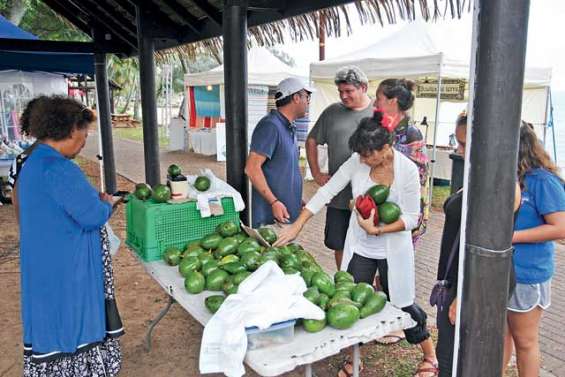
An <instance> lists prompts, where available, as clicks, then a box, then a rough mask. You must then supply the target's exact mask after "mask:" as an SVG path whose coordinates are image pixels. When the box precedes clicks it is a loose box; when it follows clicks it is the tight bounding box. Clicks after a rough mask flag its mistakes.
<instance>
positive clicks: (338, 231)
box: [324, 207, 351, 250]
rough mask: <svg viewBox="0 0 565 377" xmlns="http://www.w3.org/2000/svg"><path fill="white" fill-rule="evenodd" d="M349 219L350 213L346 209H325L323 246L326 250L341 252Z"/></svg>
mask: <svg viewBox="0 0 565 377" xmlns="http://www.w3.org/2000/svg"><path fill="white" fill-rule="evenodd" d="M350 218H351V211H350V210H348V209H339V208H332V207H328V208H327V212H326V228H325V229H324V245H326V247H327V248H328V249H332V250H343V247H344V245H345V236H346V235H347V228H349V219H350Z"/></svg>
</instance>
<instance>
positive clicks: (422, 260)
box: [82, 134, 565, 377]
mask: <svg viewBox="0 0 565 377" xmlns="http://www.w3.org/2000/svg"><path fill="white" fill-rule="evenodd" d="M97 140H98V138H97V137H96V135H95V134H94V135H92V136H91V137H89V138H88V143H87V145H86V147H85V148H84V150H83V152H82V155H83V156H84V157H86V158H89V159H95V156H96V154H97V153H98V146H97ZM114 153H115V156H116V169H117V171H118V172H119V174H121V175H123V176H125V177H127V178H129V179H131V180H132V181H134V182H143V181H144V175H145V173H144V171H145V170H144V159H143V146H142V144H141V143H139V142H134V141H128V140H120V139H115V140H114ZM172 163H176V164H178V165H179V166H181V168H182V170H183V172H184V173H186V174H196V173H197V172H198V171H199V169H200V168H210V169H211V170H212V171H214V173H215V174H216V175H217V176H218V177H220V178H222V179H225V164H224V163H220V162H216V160H215V156H212V157H206V156H201V155H197V154H194V153H184V152H166V151H163V152H162V153H161V175H162V177H163V179H164V176H165V174H166V169H167V167H168V166H169V165H170V164H172ZM316 189H317V186H316V184H314V183H312V182H307V183H306V184H305V188H304V191H305V192H304V197H305V199H308V198H310V197H311V196H312V195H313V194H314V192H315V191H316ZM443 220H444V219H443V214H442V213H441V212H440V211H434V212H433V213H432V217H431V221H430V224H429V228H428V231H427V233H426V235H425V236H424V237H423V238H422V240H421V241H420V243H419V245H418V247H417V253H416V266H418V269H417V272H416V296H417V301H418V303H419V304H421V305H422V306H423V308H424V309H425V310H426V312H427V313H428V315H429V316H430V317H431V318H435V310H433V309H432V308H431V307H430V306H429V305H428V304H427V301H428V300H427V299H428V297H429V293H430V291H431V289H432V286H433V284H434V282H435V274H436V267H437V258H438V251H439V245H440V237H441V231H442V227H443ZM324 221H325V210H324V211H323V213H320V214H318V215H316V216H315V217H314V218H313V219H311V220H310V222H309V223H308V224H307V225H306V228H305V230H304V231H303V232H302V233H301V236H300V238H299V240H298V242H300V243H301V244H302V245H303V246H304V247H305V248H306V249H307V250H309V251H312V252H314V253H315V254H317V257H318V260H319V261H320V263H321V264H322V265H323V266H324V267H326V268H327V269H328V270H332V271H335V262H334V259H333V254H332V253H331V251H330V250H328V249H326V248H325V247H324V246H323V234H324ZM556 262H557V269H556V274H555V277H554V278H553V287H552V292H553V302H552V305H551V307H550V308H549V310H547V311H546V313H545V314H544V317H543V320H542V325H541V331H540V337H541V338H540V345H541V352H542V357H543V367H544V373H542V375H547V376H551V375H552V374H553V375H555V376H558V377H565V337H563V336H562V334H560V332H561V331H562V330H563V329H565V315H563V313H565V246H563V245H558V247H557V252H556ZM430 322H432V323H433V322H434V320H433V319H431V320H430Z"/></svg>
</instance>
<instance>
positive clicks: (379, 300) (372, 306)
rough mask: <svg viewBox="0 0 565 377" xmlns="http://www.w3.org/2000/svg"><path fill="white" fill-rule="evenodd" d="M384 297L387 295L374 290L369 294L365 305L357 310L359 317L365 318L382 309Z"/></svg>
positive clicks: (384, 301)
mask: <svg viewBox="0 0 565 377" xmlns="http://www.w3.org/2000/svg"><path fill="white" fill-rule="evenodd" d="M386 299H387V297H386V295H385V294H384V293H383V292H376V293H373V294H372V295H371V296H369V298H368V299H367V301H366V302H365V305H363V307H362V308H361V310H359V312H360V315H361V318H367V317H368V316H370V315H373V314H376V313H378V312H380V311H381V310H383V309H384V307H385V305H386Z"/></svg>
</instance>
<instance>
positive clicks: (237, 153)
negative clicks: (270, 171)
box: [223, 0, 251, 225]
mask: <svg viewBox="0 0 565 377" xmlns="http://www.w3.org/2000/svg"><path fill="white" fill-rule="evenodd" d="M224 4H225V5H224V12H223V38H224V83H225V101H226V106H225V112H226V155H227V158H226V160H227V161H226V177H227V181H228V183H229V184H230V185H231V186H232V187H233V188H235V189H236V190H237V191H238V192H239V193H240V194H241V196H242V197H243V201H244V202H245V210H244V211H243V212H241V213H240V218H241V221H243V222H244V223H246V224H248V225H251V223H250V222H249V220H250V217H249V214H250V213H251V210H250V204H251V203H250V201H249V199H250V198H249V195H248V187H249V184H248V181H247V177H246V176H245V171H244V169H245V162H246V160H247V121H248V118H247V44H246V43H247V0H225V2H224Z"/></svg>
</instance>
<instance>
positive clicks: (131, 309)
mask: <svg viewBox="0 0 565 377" xmlns="http://www.w3.org/2000/svg"><path fill="white" fill-rule="evenodd" d="M81 166H82V167H83V169H84V171H85V172H86V174H87V175H88V176H89V179H90V180H91V182H92V183H93V184H95V185H97V182H98V166H97V165H96V164H94V163H91V162H87V161H82V162H81ZM133 186H134V184H133V183H132V182H130V181H128V180H126V179H124V178H123V177H118V189H120V190H132V189H133ZM0 224H1V225H0V279H1V284H0V302H1V309H0V323H1V324H2V326H1V328H0V339H1V342H0V376H20V375H21V373H22V372H21V370H22V369H21V368H22V338H21V320H20V271H19V264H18V250H19V249H18V232H17V226H16V220H15V216H14V211H13V208H12V207H11V206H9V205H6V206H0ZM111 225H112V227H113V229H114V231H115V232H116V234H117V235H118V236H119V237H120V238H121V239H122V242H123V240H125V230H126V222H125V214H124V208H120V209H119V210H118V211H117V212H116V213H115V214H114V216H113V218H112V220H111ZM114 272H115V280H116V282H115V283H116V289H117V302H118V306H119V310H120V313H121V316H122V320H123V322H124V325H125V329H126V335H124V336H123V337H122V338H121V342H122V351H123V356H124V362H123V365H122V372H121V373H120V376H132V377H133V376H135V377H145V376H147V377H149V376H152V377H153V376H171V377H175V376H179V377H180V376H183V377H187V376H199V375H200V374H199V373H198V358H199V351H200V339H201V337H202V330H203V327H202V326H201V325H200V324H199V323H198V322H197V321H196V320H194V319H192V317H191V316H190V315H189V314H188V313H187V312H186V311H184V310H183V309H182V308H181V307H180V306H179V305H173V307H172V309H171V310H170V312H169V313H168V314H167V316H165V318H164V319H163V320H162V321H161V322H160V323H159V325H158V326H157V327H156V328H155V331H154V333H153V334H154V336H153V349H152V350H151V352H146V351H145V349H144V347H143V341H144V336H145V332H146V329H147V327H148V325H149V324H150V321H151V319H152V318H154V317H155V316H156V315H157V314H158V313H159V311H160V310H161V309H162V308H163V307H164V306H165V304H166V303H167V295H166V294H165V293H164V291H163V290H162V289H161V288H160V287H159V286H158V285H157V283H155V282H154V281H153V280H152V279H151V278H150V277H149V275H147V274H146V273H145V271H144V269H143V268H142V266H141V265H140V264H139V262H138V261H137V260H136V259H135V258H134V257H133V256H132V254H131V252H130V251H129V250H128V249H127V248H125V247H124V246H123V243H122V247H121V249H120V250H119V252H118V254H117V255H116V257H115V258H114ZM434 335H435V333H434ZM361 352H362V357H363V361H364V363H365V370H364V371H363V373H362V376H373V377H374V376H390V377H392V376H394V377H399V376H412V375H413V372H414V370H415V367H416V365H417V362H418V360H419V359H420V357H421V356H420V355H421V354H420V352H419V350H418V349H417V348H416V347H413V346H409V345H408V344H407V343H406V342H401V343H400V344H399V345H396V346H388V347H383V346H376V345H365V346H363V347H362V349H361ZM344 357H345V354H344V353H342V354H341V355H337V356H334V357H331V358H328V359H325V360H322V361H320V362H318V363H316V364H315V365H314V372H315V373H316V375H317V376H335V375H336V373H337V371H338V369H339V366H340V365H341V363H342V362H343V360H344ZM246 369H247V371H248V373H247V374H246V376H257V375H256V374H255V373H253V372H252V371H251V370H250V368H248V367H247V368H246ZM303 373H304V372H303V368H298V369H296V370H295V371H293V372H290V373H287V374H285V375H284V376H287V377H290V376H296V377H297V376H301V375H303ZM210 376H213V375H210Z"/></svg>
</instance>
